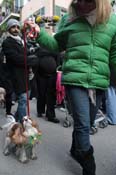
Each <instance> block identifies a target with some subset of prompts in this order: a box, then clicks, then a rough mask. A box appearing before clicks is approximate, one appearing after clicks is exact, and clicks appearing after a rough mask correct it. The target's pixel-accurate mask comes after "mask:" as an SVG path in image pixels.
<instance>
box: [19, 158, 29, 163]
mask: <svg viewBox="0 0 116 175" xmlns="http://www.w3.org/2000/svg"><path fill="white" fill-rule="evenodd" d="M19 162H21V163H28V162H29V159H19Z"/></svg>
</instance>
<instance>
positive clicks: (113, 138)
mask: <svg viewBox="0 0 116 175" xmlns="http://www.w3.org/2000/svg"><path fill="white" fill-rule="evenodd" d="M35 109H36V101H31V116H32V117H34V118H35V119H36V120H37V121H38V123H39V126H40V129H41V130H42V134H43V135H42V143H41V144H40V145H39V147H38V159H37V160H30V162H29V163H27V164H21V163H20V162H18V161H17V160H16V158H15V157H14V156H13V155H9V156H4V155H3V153H2V149H3V148H2V147H3V132H2V131H0V143H1V144H0V175H22V174H27V175H82V172H81V168H80V166H79V164H77V163H76V162H75V161H74V160H73V159H72V158H71V157H70V155H69V150H70V145H71V135H72V125H71V126H70V127H68V128H64V127H63V121H64V119H65V113H64V112H61V111H60V110H56V114H57V117H58V118H59V119H60V121H61V122H60V124H54V123H51V122H48V121H46V120H45V119H44V118H37V117H36V110H35ZM4 120H5V117H4V116H3V114H2V112H0V123H3V121H4ZM91 142H92V144H93V145H94V148H95V157H96V164H97V173H96V175H115V174H116V127H115V126H108V127H107V128H105V129H100V128H99V130H98V133H97V134H96V135H93V136H91Z"/></svg>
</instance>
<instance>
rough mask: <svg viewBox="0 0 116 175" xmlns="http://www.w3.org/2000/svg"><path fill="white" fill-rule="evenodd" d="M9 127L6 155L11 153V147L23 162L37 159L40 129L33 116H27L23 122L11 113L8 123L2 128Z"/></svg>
mask: <svg viewBox="0 0 116 175" xmlns="http://www.w3.org/2000/svg"><path fill="white" fill-rule="evenodd" d="M4 128H7V131H6V137H5V144H4V148H3V153H4V155H6V156H7V155H9V154H10V152H11V148H13V147H14V148H15V155H16V156H17V157H18V160H19V161H20V162H22V163H26V162H28V161H29V159H36V158H37V155H36V146H37V145H38V143H39V138H40V135H41V133H40V131H39V129H38V126H37V123H36V122H35V121H34V120H32V119H31V118H29V117H27V116H25V117H24V118H23V123H22V124H21V123H18V122H16V121H15V119H14V117H13V116H12V115H11V116H10V115H9V116H8V117H7V123H6V124H5V125H3V126H2V127H1V129H4Z"/></svg>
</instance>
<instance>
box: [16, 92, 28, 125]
mask: <svg viewBox="0 0 116 175" xmlns="http://www.w3.org/2000/svg"><path fill="white" fill-rule="evenodd" d="M26 115H27V96H26V93H22V94H20V95H18V107H17V112H16V114H15V117H16V121H19V122H21V121H22V118H23V117H24V116H26Z"/></svg>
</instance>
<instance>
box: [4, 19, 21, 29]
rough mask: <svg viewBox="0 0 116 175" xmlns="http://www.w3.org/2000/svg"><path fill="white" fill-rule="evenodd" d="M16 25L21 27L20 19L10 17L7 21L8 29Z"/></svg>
mask: <svg viewBox="0 0 116 175" xmlns="http://www.w3.org/2000/svg"><path fill="white" fill-rule="evenodd" d="M15 25H16V26H19V27H20V23H19V21H17V20H16V19H9V21H8V22H7V30H9V29H10V28H11V27H12V26H15Z"/></svg>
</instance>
